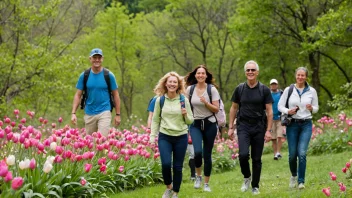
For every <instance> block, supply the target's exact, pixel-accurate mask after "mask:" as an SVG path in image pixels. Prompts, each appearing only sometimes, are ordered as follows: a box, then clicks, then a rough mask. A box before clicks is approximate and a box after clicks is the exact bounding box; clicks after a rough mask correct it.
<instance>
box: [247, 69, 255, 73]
mask: <svg viewBox="0 0 352 198" xmlns="http://www.w3.org/2000/svg"><path fill="white" fill-rule="evenodd" d="M250 71H251V72H255V71H257V69H246V72H250Z"/></svg>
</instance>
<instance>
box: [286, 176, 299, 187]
mask: <svg viewBox="0 0 352 198" xmlns="http://www.w3.org/2000/svg"><path fill="white" fill-rule="evenodd" d="M296 185H297V176H295V177H294V176H291V178H290V184H289V185H288V186H289V187H290V188H295V187H296Z"/></svg>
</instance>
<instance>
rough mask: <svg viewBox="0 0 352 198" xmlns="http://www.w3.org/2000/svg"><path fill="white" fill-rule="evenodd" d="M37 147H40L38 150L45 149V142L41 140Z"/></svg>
mask: <svg viewBox="0 0 352 198" xmlns="http://www.w3.org/2000/svg"><path fill="white" fill-rule="evenodd" d="M37 148H38V150H40V151H43V150H44V144H42V143H40V142H39V143H38V145H37Z"/></svg>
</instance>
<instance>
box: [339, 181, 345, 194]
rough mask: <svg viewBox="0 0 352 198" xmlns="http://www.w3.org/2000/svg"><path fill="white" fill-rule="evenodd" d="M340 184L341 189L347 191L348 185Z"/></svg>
mask: <svg viewBox="0 0 352 198" xmlns="http://www.w3.org/2000/svg"><path fill="white" fill-rule="evenodd" d="M339 186H340V191H342V192H345V191H346V186H345V185H343V183H339Z"/></svg>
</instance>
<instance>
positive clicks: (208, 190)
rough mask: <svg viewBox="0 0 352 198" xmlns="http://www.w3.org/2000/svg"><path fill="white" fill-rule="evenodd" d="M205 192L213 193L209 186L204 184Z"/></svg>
mask: <svg viewBox="0 0 352 198" xmlns="http://www.w3.org/2000/svg"><path fill="white" fill-rule="evenodd" d="M204 191H205V192H211V189H210V186H209V184H204Z"/></svg>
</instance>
